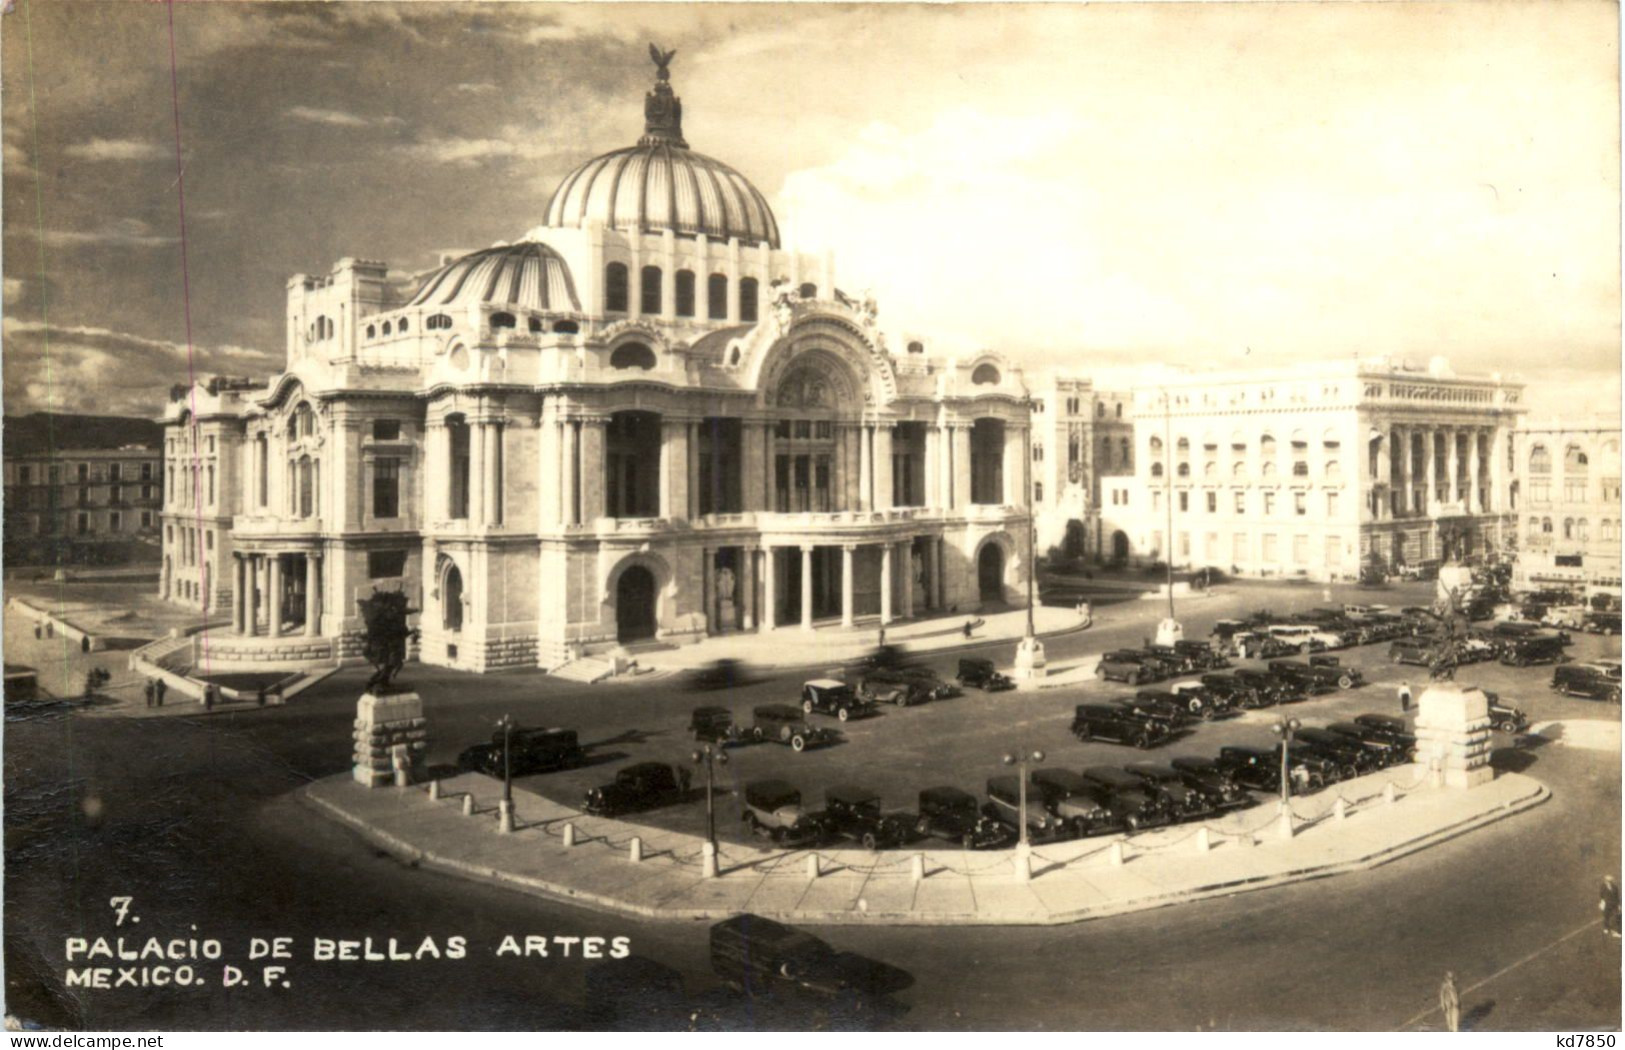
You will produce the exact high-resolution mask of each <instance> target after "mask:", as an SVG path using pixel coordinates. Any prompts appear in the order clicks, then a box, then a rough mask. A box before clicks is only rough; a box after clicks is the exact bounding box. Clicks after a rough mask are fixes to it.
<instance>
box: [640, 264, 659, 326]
mask: <svg viewBox="0 0 1625 1050" xmlns="http://www.w3.org/2000/svg"><path fill="white" fill-rule="evenodd" d="M638 292H639V295H638V309H639V310H641V311H643V312H644V313H646V314H658V313H659V312H660V267H658V266H645V267H644V268H643V274H642V276H641V277H640V278H639V284H638Z"/></svg>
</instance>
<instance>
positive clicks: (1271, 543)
mask: <svg viewBox="0 0 1625 1050" xmlns="http://www.w3.org/2000/svg"><path fill="white" fill-rule="evenodd" d="M1263 541H1264V542H1263V560H1264V561H1265V562H1266V563H1268V564H1270V565H1274V564H1275V563H1276V562H1278V561H1280V560H1281V559H1280V555H1279V554H1278V553H1277V552H1276V549H1275V544H1276V540H1275V533H1273V532H1266V533H1264V536H1263Z"/></svg>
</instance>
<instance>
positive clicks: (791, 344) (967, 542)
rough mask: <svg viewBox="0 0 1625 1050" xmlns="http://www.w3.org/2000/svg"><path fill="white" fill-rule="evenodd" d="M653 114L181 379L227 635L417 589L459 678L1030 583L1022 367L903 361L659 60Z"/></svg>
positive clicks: (350, 643)
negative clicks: (245, 374)
mask: <svg viewBox="0 0 1625 1050" xmlns="http://www.w3.org/2000/svg"><path fill="white" fill-rule="evenodd" d="M645 115H646V118H647V120H646V126H645V131H644V136H643V138H642V139H641V140H640V141H639V143H638V145H637V146H635V147H630V148H628V149H624V150H617V151H614V152H613V153H610V154H605V155H604V156H601V157H596V158H594V159H592V160H589V161H587V162H586V163H585V164H583V165H581V167H580V168H578V169H577V170H576V171H575V172H573V173H572V174H570V175H569V176H567V177H566V178H565V179H564V181H563V182H562V183H561V184H560V186H559V188H558V190H557V191H556V192H555V193H554V195H553V198H552V200H551V201H550V202H549V204H548V206H547V208H546V216H547V220H546V222H545V223H544V224H543V225H542V226H538V227H536V228H535V229H532V230H531V231H530V232H529V233H527V234H526V235H525V237H524V238H523V239H521V240H520V241H518V242H516V243H513V244H502V245H496V246H494V247H492V248H488V249H485V250H483V251H478V252H474V253H472V254H470V255H466V256H462V257H460V258H456V259H452V260H449V261H447V262H446V263H445V264H444V265H443V266H442V267H441V268H440V269H438V270H436V271H434V272H432V273H430V274H428V275H426V276H424V277H423V278H422V279H421V280H418V281H417V282H416V283H415V284H414V285H412V286H410V287H406V288H402V287H400V286H399V285H398V284H397V283H396V282H395V281H393V280H392V279H391V277H390V275H389V273H388V270H387V267H386V266H385V265H384V264H383V263H378V262H365V261H360V260H354V259H345V260H342V261H340V262H339V263H338V264H337V266H335V267H334V269H333V270H332V272H331V273H330V274H328V275H326V276H322V277H312V276H305V275H299V276H296V277H294V278H293V279H292V280H291V281H290V282H289V285H288V339H287V366H286V369H285V370H284V371H283V372H282V373H281V374H279V375H278V376H276V377H274V378H273V379H272V380H271V381H270V382H269V384H268V385H267V386H266V387H264V388H263V389H260V390H257V391H253V392H248V391H242V390H231V391H225V392H222V391H220V390H219V389H216V390H215V391H214V392H213V393H211V392H210V391H209V390H208V389H206V388H202V387H199V388H195V389H193V390H191V391H188V392H186V393H185V394H183V395H182V396H180V397H179V398H178V399H177V400H176V401H174V402H173V403H172V404H171V405H170V409H169V411H168V413H167V414H166V421H167V422H168V424H169V425H170V426H171V428H172V435H173V439H174V441H175V442H176V443H178V444H179V446H180V447H181V448H182V449H183V450H184V453H185V454H184V455H183V456H182V457H181V459H182V460H183V462H180V463H179V464H178V467H179V469H181V470H182V471H185V470H186V469H189V468H190V467H192V466H196V465H198V464H199V461H200V457H207V456H214V457H218V458H219V461H218V470H219V472H218V475H217V477H218V482H219V486H220V487H219V489H218V490H217V491H218V495H219V500H218V501H217V502H216V503H214V504H211V505H210V507H209V508H208V512H209V513H211V514H214V513H218V514H219V515H221V517H220V518H219V519H218V521H219V522H220V524H219V525H218V526H217V531H218V534H219V540H220V542H219V545H218V546H217V547H215V548H213V549H212V551H211V557H212V563H211V564H209V565H204V566H202V567H201V571H202V573H203V574H204V576H205V578H207V579H208V580H209V583H208V584H206V585H204V586H203V587H202V590H201V591H200V593H201V594H205V595H207V596H208V600H209V601H211V602H212V603H213V605H214V607H216V608H229V610H230V613H231V618H232V623H233V635H232V636H230V637H223V638H222V637H218V636H217V637H216V638H215V639H214V640H213V641H212V642H211V652H212V653H213V655H214V657H215V658H216V659H217V660H219V661H221V662H226V663H230V662H232V661H235V660H244V661H252V660H255V659H263V658H266V656H267V654H271V655H272V656H273V657H275V656H276V655H277V654H283V653H291V654H293V655H295V656H298V657H317V656H323V655H338V656H345V655H351V654H353V653H355V652H356V651H358V646H359V641H358V639H359V632H360V631H361V623H360V619H359V616H358V612H357V608H356V604H355V603H356V600H357V599H358V598H361V597H365V596H366V595H367V594H369V593H371V592H372V590H373V589H374V588H379V589H393V588H402V589H405V590H407V591H408V592H409V593H410V594H411V595H412V598H413V606H414V608H417V609H419V610H420V613H419V617H418V619H419V625H420V627H421V632H422V634H421V641H420V652H419V655H420V657H421V658H422V659H423V660H425V661H427V662H430V663H436V664H445V665H449V666H455V667H465V668H470V669H475V670H484V669H489V668H498V667H510V666H536V665H541V666H554V665H556V664H559V663H562V662H565V661H567V660H568V659H570V658H572V657H573V656H576V655H579V654H586V653H594V652H599V651H602V650H605V649H609V648H613V647H616V646H618V645H623V644H626V643H633V642H638V641H641V640H646V639H661V640H668V641H676V642H680V641H687V640H693V639H699V638H702V637H704V636H707V635H715V634H720V633H726V632H730V631H764V630H773V629H778V628H784V627H787V626H792V625H793V626H796V627H798V628H800V629H805V630H811V629H813V628H814V627H815V626H832V627H841V626H852V625H854V624H855V623H856V622H858V621H859V620H865V621H867V622H869V623H871V624H876V623H878V624H885V623H887V622H889V621H890V620H892V619H895V618H897V617H907V616H916V615H921V614H923V613H925V612H927V611H935V610H944V611H946V610H967V609H972V608H975V607H978V606H980V605H981V604H983V603H985V602H1003V601H1013V600H1016V599H1017V598H1018V597H1019V596H1020V595H1022V594H1023V593H1024V591H1025V579H1026V573H1027V571H1028V561H1029V558H1028V551H1027V544H1026V533H1027V523H1028V517H1029V513H1030V511H1029V506H1028V498H1027V493H1028V491H1029V488H1030V485H1031V477H1030V472H1029V464H1030V463H1031V460H1032V457H1031V453H1030V451H1029V426H1028V424H1029V415H1028V411H1029V410H1028V392H1027V390H1026V387H1025V385H1024V383H1023V379H1022V375H1021V373H1020V371H1019V370H1017V369H1015V368H1013V367H1011V366H1010V365H1009V364H1008V362H1006V361H1005V360H1003V359H1002V358H1000V357H999V356H997V355H995V354H991V353H984V354H980V355H977V356H975V357H974V358H972V359H968V360H945V359H938V358H933V357H930V356H927V355H926V354H924V353H923V352H919V353H916V352H912V351H914V350H916V349H917V347H916V345H915V344H912V343H911V344H910V345H909V347H908V349H907V350H906V351H905V352H904V353H902V354H894V353H892V352H891V351H890V350H889V349H888V348H887V346H886V344H885V341H884V339H883V338H882V336H881V334H880V332H879V330H878V328H877V327H876V324H875V320H876V312H877V311H876V305H875V303H874V301H873V300H872V299H870V298H868V297H863V298H862V299H860V298H858V297H855V296H851V295H848V294H846V293H845V292H843V291H841V290H840V289H839V288H838V287H837V286H836V284H835V271H834V262H833V260H832V258H830V257H829V256H827V255H825V256H822V257H813V256H808V255H804V254H799V253H795V252H791V251H786V250H784V249H783V248H782V247H781V246H780V243H779V233H778V225H777V222H776V220H775V219H774V216H773V214H772V212H771V210H770V209H769V208H768V205H767V203H766V201H765V199H764V198H763V197H762V195H761V194H760V193H759V192H758V191H756V189H755V188H754V187H753V186H751V185H750V183H749V182H748V181H747V180H746V179H745V178H744V177H743V176H741V175H739V174H738V173H737V172H735V171H733V169H731V168H729V167H727V166H726V165H724V164H722V163H721V162H719V161H716V160H713V159H711V158H709V157H706V156H704V155H702V154H699V153H695V152H693V151H692V150H690V149H689V148H688V145H687V143H686V141H685V140H684V139H683V136H682V128H681V104H680V102H679V101H678V99H677V98H676V96H675V95H674V94H673V93H672V92H671V88H670V85H669V82H668V81H667V79H666V78H665V75H664V67H662V75H661V78H660V80H659V81H658V82H657V83H656V85H655V87H654V89H653V90H652V91H651V92H650V93H649V95H648V98H647V100H646V103H645ZM223 395H224V396H223ZM211 435H212V436H213V438H214V440H213V441H212V443H211V441H210V437H211ZM200 440H201V441H202V442H203V444H201V445H200V444H198V442H199V441H200ZM188 457H189V458H188ZM227 460H229V461H230V462H229V466H228V465H227V462H226V461H227ZM211 462H213V461H211ZM201 513H202V509H201V508H192V507H182V506H178V505H171V506H170V507H169V508H168V510H167V512H166V524H168V523H169V522H174V523H175V524H177V525H179V524H182V523H187V522H191V521H193V520H194V519H196V518H198V516H199V515H200V514H201ZM167 540H168V537H167V532H166V554H167V553H170V552H169V551H168V542H167ZM166 593H168V595H169V596H170V597H172V598H175V599H177V600H184V599H180V598H179V596H178V595H177V594H176V592H175V589H174V588H173V586H171V587H169V588H168V590H167V592H166ZM324 646H325V647H327V650H328V651H327V652H325V653H324V652H323V647H324ZM335 650H336V651H335Z"/></svg>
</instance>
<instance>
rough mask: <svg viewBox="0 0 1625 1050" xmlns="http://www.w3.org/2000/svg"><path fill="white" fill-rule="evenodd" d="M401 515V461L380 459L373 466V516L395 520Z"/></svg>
mask: <svg viewBox="0 0 1625 1050" xmlns="http://www.w3.org/2000/svg"><path fill="white" fill-rule="evenodd" d="M400 513H401V461H400V460H398V459H395V458H393V457H391V458H388V459H378V460H374V461H373V465H372V516H373V517H375V518H395V517H399V516H400Z"/></svg>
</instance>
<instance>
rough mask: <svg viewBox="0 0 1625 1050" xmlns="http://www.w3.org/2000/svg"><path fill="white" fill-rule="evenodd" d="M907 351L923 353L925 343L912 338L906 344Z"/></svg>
mask: <svg viewBox="0 0 1625 1050" xmlns="http://www.w3.org/2000/svg"><path fill="white" fill-rule="evenodd" d="M908 352H909V353H911V354H923V353H925V344H924V343H922V342H920V341H919V340H918V339H915V340H912V341H911V342H910V343H909V344H908Z"/></svg>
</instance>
